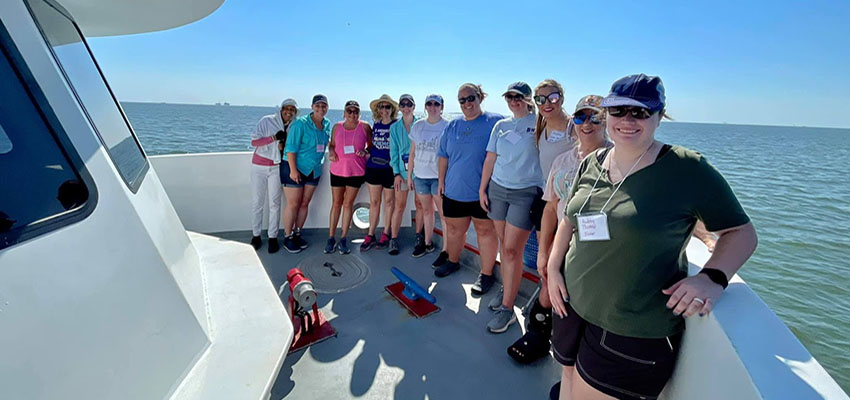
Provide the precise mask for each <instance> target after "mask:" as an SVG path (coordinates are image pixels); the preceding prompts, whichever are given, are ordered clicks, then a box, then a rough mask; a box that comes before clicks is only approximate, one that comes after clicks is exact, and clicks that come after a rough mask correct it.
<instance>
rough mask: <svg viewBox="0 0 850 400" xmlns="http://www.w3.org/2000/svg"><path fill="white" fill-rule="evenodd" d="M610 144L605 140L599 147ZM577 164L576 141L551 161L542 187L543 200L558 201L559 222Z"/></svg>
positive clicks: (578, 158)
mask: <svg viewBox="0 0 850 400" xmlns="http://www.w3.org/2000/svg"><path fill="white" fill-rule="evenodd" d="M612 146H614V143H611V141H609V140H605V141H604V142H603V143H602V146H600V147H612ZM579 164H581V158H580V155H579V145H578V143H576V145H575V146H573V148H572V149H570V150H567V151H565V152H564V153H562V154H561V155H559V156H557V157H555V160H554V161H552V169H551V170H550V171H549V177H548V178H547V179H546V187H544V188H543V200H546V201H557V202H558V210H557V215H558V222H561V220H562V219H563V218H564V208H565V207H566V206H567V199H568V198H569V196H568V194H569V193H570V186H571V185H572V184H573V179H575V176H576V171H578V166H579Z"/></svg>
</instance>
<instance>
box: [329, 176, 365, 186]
mask: <svg viewBox="0 0 850 400" xmlns="http://www.w3.org/2000/svg"><path fill="white" fill-rule="evenodd" d="M364 181H366V177H365V176H363V175H360V176H339V175H334V174H331V187H343V186H348V187H353V188H359V187H360V186H363V182H364Z"/></svg>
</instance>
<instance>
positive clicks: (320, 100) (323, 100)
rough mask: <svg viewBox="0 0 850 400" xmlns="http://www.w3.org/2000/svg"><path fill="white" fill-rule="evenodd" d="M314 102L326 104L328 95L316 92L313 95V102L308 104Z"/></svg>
mask: <svg viewBox="0 0 850 400" xmlns="http://www.w3.org/2000/svg"><path fill="white" fill-rule="evenodd" d="M316 103H325V104H328V96H325V95H323V94H317V95H315V96H313V102H312V103H310V104H316Z"/></svg>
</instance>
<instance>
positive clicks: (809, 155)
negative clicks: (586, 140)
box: [122, 103, 850, 392]
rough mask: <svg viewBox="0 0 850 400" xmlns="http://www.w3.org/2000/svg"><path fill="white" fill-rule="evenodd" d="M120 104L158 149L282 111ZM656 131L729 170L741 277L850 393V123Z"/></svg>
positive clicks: (195, 145) (227, 138) (213, 143)
mask: <svg viewBox="0 0 850 400" xmlns="http://www.w3.org/2000/svg"><path fill="white" fill-rule="evenodd" d="M122 105H123V107H124V110H125V111H126V113H127V115H128V117H129V119H130V122H131V124H132V125H133V128H134V130H135V131H136V134H137V135H138V136H139V138H140V140H141V142H142V145H143V147H144V149H145V151H146V152H147V153H148V154H150V155H157V154H175V153H205V152H218V151H245V150H250V146H249V141H250V133H251V131H252V130H253V128H254V125H255V124H256V123H257V121H258V120H259V119H260V117H262V116H264V115H268V114H271V113H273V112H275V108H274V107H245V106H211V105H182V104H154V103H122ZM307 111H308V110H302V113H303V112H307ZM362 117H363V119H365V120H369V119H370V118H369V117H370V115H369V113H368V111H367V112H365V113H364V114H363V115H362ZM447 117H448V118H451V116H447ZM328 118H329V119H331V120H332V121H334V122H336V121H339V120H341V119H342V111H341V110H331V111H329V113H328ZM656 136H657V137H658V138H659V140H662V141H664V142H667V143H672V144H679V145H682V146H685V147H688V148H691V149H694V150H698V151H700V152H702V153H703V154H705V155H706V156H707V157H708V159H709V160H710V161H711V162H712V164H714V166H715V167H717V168H718V169H719V170H720V171H721V172H722V173H723V175H724V176H725V177H726V179H727V180H728V181H729V183H730V184H731V186H732V188H733V190H734V191H735V193H736V194H737V195H738V198H739V200H740V201H741V203H742V204H743V206H744V208H745V209H746V210H747V212H748V213H749V215H750V217H751V218H752V220H753V223H754V224H755V226H756V229H757V231H758V234H759V246H758V249H757V250H756V253H755V254H754V255H753V257H752V258H751V259H750V260H749V261H748V262H747V264H746V265H744V267H743V268H742V270H741V272H740V275H741V276H742V277H743V278H744V279H745V280H746V281H747V282H748V283H749V285H750V286H751V287H752V288H753V290H755V292H756V293H757V294H758V295H759V296H760V297H761V298H762V299H763V300H764V301H765V303H767V305H768V306H770V308H771V309H772V310H773V311H774V312H775V313H776V314H777V315H778V316H779V317H780V318H781V319H782V320H783V321H784V322H785V323H786V324H787V325H788V327H789V328H790V329H791V331H792V332H793V333H794V334H795V335H796V336H797V337H798V338H799V339H800V341H801V342H802V343H803V344H804V345H805V346H806V348H808V350H809V351H810V352H811V353H812V354H813V355H814V356H815V358H816V359H817V360H818V361H819V362H820V363H821V364H822V365H823V366H824V368H826V369H827V371H829V373H830V374H831V375H832V376H833V377H834V378H835V380H836V381H838V383H839V385H841V387H842V388H843V389H844V390H845V391H848V392H850V333H848V331H850V277H849V276H850V184H848V183H847V182H846V175H845V172H846V170H847V167H848V165H850V163H849V162H848V160H850V129H825V128H805V127H773V126H751V125H726V124H694V123H677V122H669V123H668V122H665V123H663V124H662V125H661V127H660V128H659V130H658V131H657V134H656Z"/></svg>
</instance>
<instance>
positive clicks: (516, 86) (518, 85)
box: [502, 82, 531, 97]
mask: <svg viewBox="0 0 850 400" xmlns="http://www.w3.org/2000/svg"><path fill="white" fill-rule="evenodd" d="M508 93H516V94H520V95H522V97H531V86H528V84H527V83H525V82H514V83H511V84H510V85H509V86H508V90H506V91H505V93H502V96H507V95H508Z"/></svg>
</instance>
